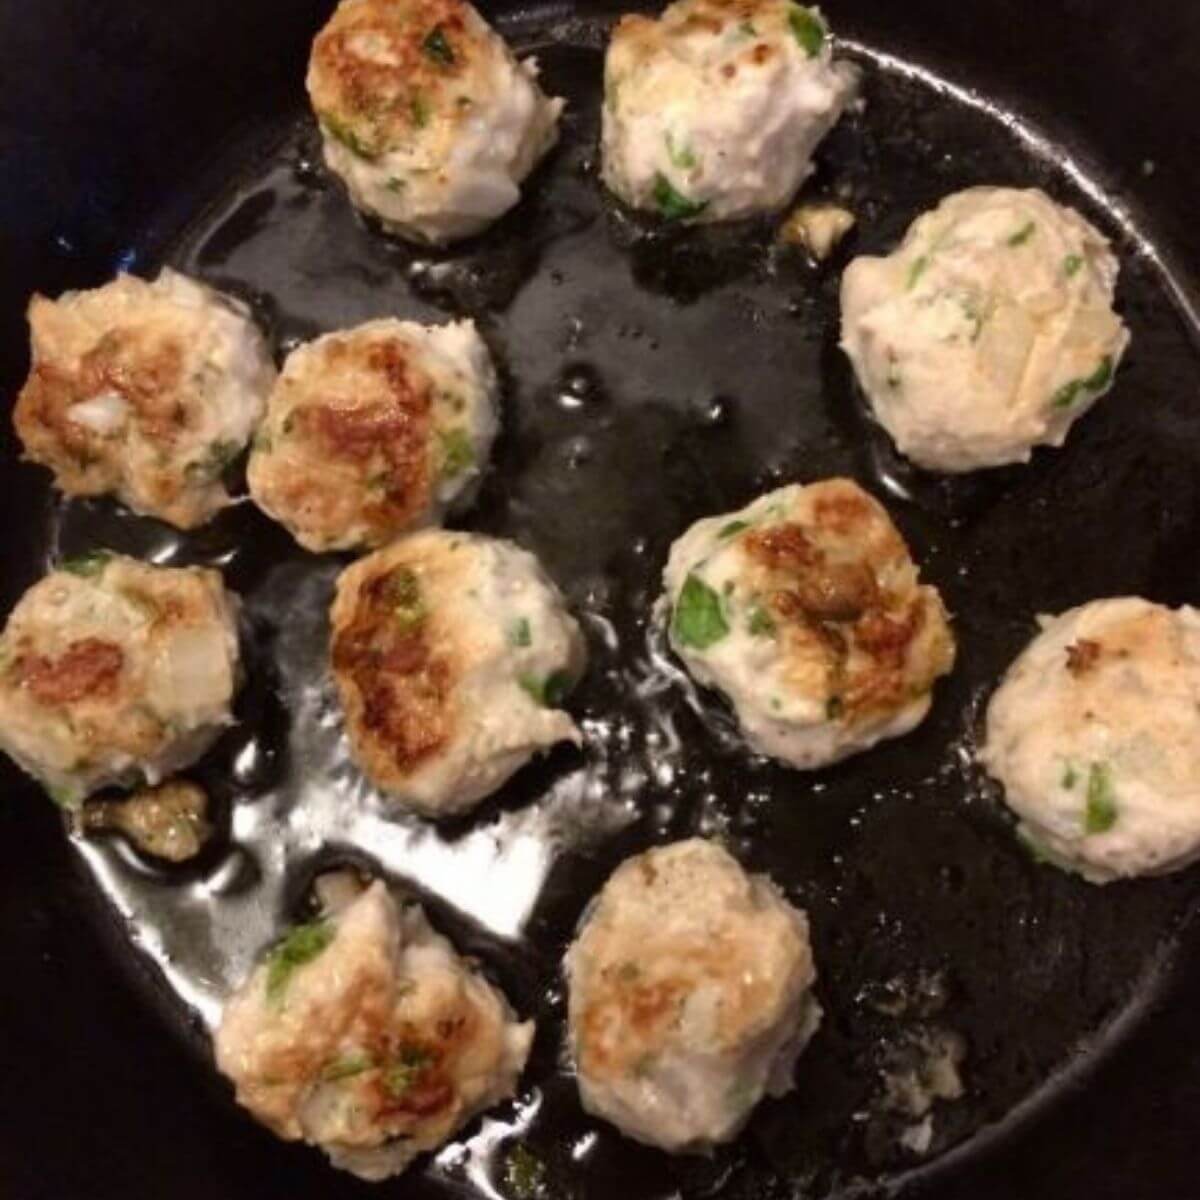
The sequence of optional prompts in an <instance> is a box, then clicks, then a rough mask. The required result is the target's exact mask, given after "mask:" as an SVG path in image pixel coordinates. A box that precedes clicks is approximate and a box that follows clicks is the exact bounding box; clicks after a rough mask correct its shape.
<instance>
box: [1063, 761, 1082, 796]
mask: <svg viewBox="0 0 1200 1200" xmlns="http://www.w3.org/2000/svg"><path fill="white" fill-rule="evenodd" d="M1078 782H1079V773H1078V772H1077V771H1076V770H1075V764H1074V763H1066V764H1065V765H1064V766H1063V773H1062V786H1063V787H1064V788H1066V789H1067V791H1070V790H1071V789H1072V788H1073V787H1074V786H1075V785H1076V784H1077V783H1078Z"/></svg>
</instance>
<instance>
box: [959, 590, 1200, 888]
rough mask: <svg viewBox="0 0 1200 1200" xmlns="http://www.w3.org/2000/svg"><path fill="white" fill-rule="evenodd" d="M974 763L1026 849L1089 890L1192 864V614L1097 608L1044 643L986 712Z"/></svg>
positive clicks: (1198, 753) (1196, 618)
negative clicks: (1001, 798) (1010, 814)
mask: <svg viewBox="0 0 1200 1200" xmlns="http://www.w3.org/2000/svg"><path fill="white" fill-rule="evenodd" d="M981 758H982V760H983V762H984V764H985V765H986V767H987V769H988V771H989V772H990V773H991V774H992V775H994V776H995V777H996V778H997V779H998V780H1000V782H1001V783H1002V784H1003V785H1004V792H1005V798H1006V800H1007V801H1008V804H1009V806H1010V807H1011V808H1012V809H1013V810H1014V811H1015V812H1016V814H1017V816H1018V817H1019V818H1020V826H1019V829H1018V832H1019V833H1020V834H1021V835H1022V836H1023V837H1024V838H1025V839H1026V840H1027V842H1028V843H1029V845H1030V848H1031V849H1032V850H1033V851H1034V853H1035V854H1037V855H1038V856H1039V857H1043V858H1045V859H1047V860H1048V861H1050V862H1053V863H1054V864H1055V865H1057V866H1061V867H1064V868H1066V869H1067V870H1074V871H1077V872H1078V873H1079V874H1081V875H1083V876H1084V877H1085V878H1086V879H1089V880H1091V881H1092V882H1093V883H1107V882H1109V881H1110V880H1114V879H1122V878H1128V877H1130V876H1135V875H1149V874H1161V873H1163V872H1166V871H1174V870H1177V869H1178V868H1179V867H1182V866H1185V865H1187V864H1188V863H1190V862H1193V861H1194V860H1195V859H1196V858H1197V857H1200V612H1198V611H1197V610H1196V609H1194V608H1181V609H1178V610H1175V611H1172V610H1171V609H1168V608H1163V607H1162V606H1161V605H1158V604H1151V603H1149V602H1148V601H1146V600H1140V599H1137V598H1136V597H1121V598H1119V599H1113V600H1095V601H1093V602H1092V603H1090V604H1085V605H1083V606H1082V607H1080V608H1074V609H1071V610H1070V611H1069V612H1066V613H1063V614H1062V616H1059V617H1051V618H1044V619H1043V621H1042V629H1041V632H1040V633H1039V634H1038V635H1037V637H1035V638H1034V640H1033V641H1032V643H1031V644H1030V645H1029V646H1028V647H1027V649H1026V650H1025V651H1024V652H1023V653H1022V654H1021V656H1020V657H1019V658H1018V659H1017V660H1016V662H1015V663H1014V664H1013V665H1012V667H1011V668H1010V669H1009V671H1008V674H1007V675H1006V676H1005V677H1004V681H1003V683H1002V684H1001V685H1000V687H999V688H998V689H997V691H996V693H995V695H994V696H993V697H992V700H991V703H990V705H989V706H988V712H987V736H986V742H985V745H984V748H983V751H982V754H981Z"/></svg>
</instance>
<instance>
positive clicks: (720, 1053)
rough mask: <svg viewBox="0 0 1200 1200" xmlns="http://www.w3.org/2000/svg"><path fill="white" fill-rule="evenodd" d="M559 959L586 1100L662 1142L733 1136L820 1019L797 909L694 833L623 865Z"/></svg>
mask: <svg viewBox="0 0 1200 1200" xmlns="http://www.w3.org/2000/svg"><path fill="white" fill-rule="evenodd" d="M565 966H566V975H567V985H568V988H569V1005H568V1022H569V1038H570V1046H571V1052H572V1055H573V1058H574V1061H575V1066H576V1070H577V1073H578V1077H579V1092H580V1097H581V1099H582V1101H583V1106H584V1108H585V1109H586V1110H587V1111H588V1112H590V1113H592V1114H594V1115H596V1116H599V1117H604V1118H605V1119H606V1120H609V1121H611V1122H612V1123H613V1124H614V1125H616V1126H617V1127H618V1128H619V1129H620V1130H621V1131H622V1132H624V1133H626V1134H628V1135H629V1136H630V1137H634V1138H637V1139H638V1140H639V1141H642V1142H647V1143H649V1144H650V1145H652V1146H660V1147H661V1148H662V1149H664V1150H670V1151H674V1152H685V1151H703V1150H705V1149H708V1148H709V1147H711V1146H712V1145H714V1144H715V1143H718V1142H727V1141H729V1140H731V1139H732V1138H734V1137H736V1136H737V1134H738V1132H739V1130H740V1129H741V1128H742V1126H743V1125H744V1124H745V1123H746V1121H747V1119H748V1118H749V1116H750V1112H751V1110H752V1109H753V1108H754V1106H755V1105H756V1104H757V1103H758V1102H759V1100H761V1099H762V1097H763V1096H764V1095H765V1094H768V1093H769V1094H770V1095H773V1096H781V1095H783V1094H784V1093H785V1092H788V1091H790V1090H791V1089H792V1088H793V1087H794V1086H795V1085H794V1081H793V1078H792V1076H793V1072H794V1069H795V1063H796V1058H797V1056H798V1055H799V1053H800V1051H801V1050H802V1049H803V1048H804V1046H805V1044H806V1043H807V1042H808V1040H809V1038H810V1037H811V1036H812V1035H813V1033H814V1032H815V1031H816V1028H817V1025H818V1024H819V1023H820V1018H821V1010H820V1006H819V1005H818V1004H817V1002H816V1000H815V999H814V998H813V996H812V992H811V988H812V985H813V983H814V981H815V979H816V971H815V970H814V969H813V961H812V951H811V949H810V947H809V941H808V922H807V920H806V919H805V916H804V914H803V913H802V912H799V911H798V910H797V909H795V908H793V907H792V906H791V905H790V904H788V903H787V901H786V900H785V899H784V898H783V896H782V895H781V894H780V892H779V889H778V888H777V887H776V886H775V885H774V884H773V883H772V882H771V881H770V880H769V879H768V878H767V877H766V876H763V875H757V876H752V875H747V874H746V872H745V871H744V870H742V868H741V867H740V866H739V865H738V863H737V862H736V861H735V860H734V859H732V858H731V857H730V856H729V855H728V854H727V853H726V852H725V851H724V850H722V849H721V848H720V847H719V846H716V845H714V844H713V843H711V842H706V841H703V840H701V839H699V838H695V839H692V840H691V841H686V842H678V843H676V844H675V845H672V846H665V847H660V848H658V849H654V850H649V851H647V852H646V853H645V854H640V855H638V856H637V857H636V858H632V859H629V860H628V861H626V862H625V863H623V864H622V865H621V866H620V867H619V868H618V869H617V871H616V872H615V873H614V874H613V876H612V878H611V879H609V881H608V882H607V883H606V884H605V885H604V888H603V890H602V891H601V892H600V895H599V896H598V898H597V899H596V900H595V901H594V903H593V905H592V906H591V907H589V909H588V912H587V914H586V916H585V919H584V921H583V925H582V928H581V930H580V932H579V936H578V937H577V938H576V940H575V942H574V943H573V944H572V946H571V948H570V949H569V950H568V951H567V956H566V963H565Z"/></svg>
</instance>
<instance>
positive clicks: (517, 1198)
mask: <svg viewBox="0 0 1200 1200" xmlns="http://www.w3.org/2000/svg"><path fill="white" fill-rule="evenodd" d="M504 1186H505V1190H506V1191H508V1192H509V1193H510V1194H511V1195H512V1196H513V1197H514V1200H537V1197H539V1196H542V1195H544V1194H545V1193H546V1164H545V1163H544V1162H542V1160H541V1159H540V1158H538V1156H537V1155H536V1154H534V1152H533V1151H532V1150H530V1149H529V1147H528V1146H526V1145H525V1144H524V1143H523V1142H518V1143H517V1144H516V1145H515V1146H513V1148H512V1149H511V1150H510V1151H509V1152H508V1155H507V1157H506V1158H505V1160H504Z"/></svg>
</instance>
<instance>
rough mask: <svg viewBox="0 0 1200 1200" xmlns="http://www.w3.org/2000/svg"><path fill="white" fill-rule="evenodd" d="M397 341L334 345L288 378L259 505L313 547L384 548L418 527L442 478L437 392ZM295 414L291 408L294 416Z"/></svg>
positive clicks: (255, 470) (258, 486) (315, 352)
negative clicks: (437, 458)
mask: <svg viewBox="0 0 1200 1200" xmlns="http://www.w3.org/2000/svg"><path fill="white" fill-rule="evenodd" d="M412 353H413V352H412V349H411V347H409V346H408V345H407V343H406V342H404V340H403V339H401V338H400V337H397V336H396V335H394V334H391V333H388V334H384V335H379V334H376V335H367V334H360V335H354V334H351V335H347V336H345V337H331V338H327V339H325V340H324V341H323V342H322V343H321V344H320V345H318V346H315V347H310V348H309V349H308V351H307V352H306V357H305V359H304V360H303V364H302V365H300V366H297V367H295V368H293V369H292V370H291V371H288V370H286V369H285V372H284V375H283V377H282V378H281V380H280V383H279V385H278V388H277V391H276V395H275V398H274V399H273V400H272V402H271V407H272V409H277V408H278V409H280V410H281V411H282V412H283V413H284V415H283V416H282V418H281V419H274V418H273V419H272V421H271V424H272V426H273V433H272V435H271V443H270V448H269V449H267V448H263V449H256V450H255V453H254V455H253V456H252V458H251V462H250V471H249V478H250V487H251V491H252V493H253V494H254V496H255V498H256V499H257V500H258V501H259V502H260V503H261V504H262V505H263V506H264V507H265V508H266V509H267V510H268V511H269V512H271V513H273V514H274V515H276V516H277V517H278V518H279V519H280V520H282V521H284V522H285V523H287V524H288V525H289V526H291V527H293V528H294V530H295V532H296V535H297V536H298V537H299V538H300V539H301V541H303V542H304V543H305V544H306V545H310V546H312V547H313V548H315V549H319V548H324V547H325V546H327V545H343V544H348V542H349V540H350V539H353V540H354V541H355V542H356V543H357V544H362V545H380V544H382V543H383V542H385V541H387V540H389V539H390V538H392V537H395V536H396V534H397V533H399V532H402V531H404V530H406V529H411V528H413V527H415V526H416V525H418V524H420V523H421V521H422V520H423V519H424V516H425V514H426V513H427V512H428V510H429V508H430V505H431V503H432V496H433V490H434V486H435V482H436V481H435V478H434V471H433V455H432V453H431V448H430V443H431V439H432V438H433V436H434V420H433V383H432V381H431V380H430V379H429V377H428V376H427V375H426V374H425V372H424V371H422V370H421V369H420V368H419V367H417V366H416V365H414V363H413V362H412ZM289 405H290V407H289Z"/></svg>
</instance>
